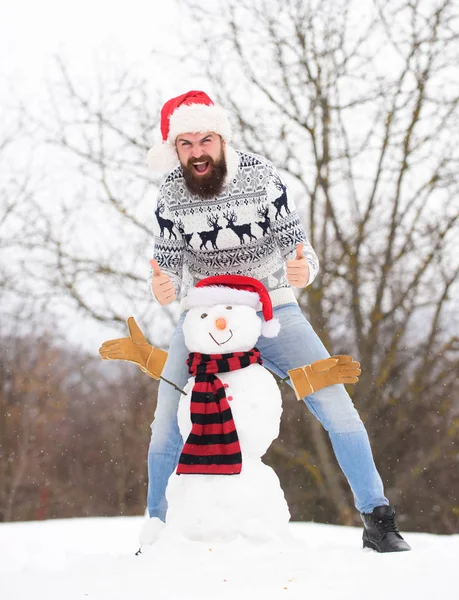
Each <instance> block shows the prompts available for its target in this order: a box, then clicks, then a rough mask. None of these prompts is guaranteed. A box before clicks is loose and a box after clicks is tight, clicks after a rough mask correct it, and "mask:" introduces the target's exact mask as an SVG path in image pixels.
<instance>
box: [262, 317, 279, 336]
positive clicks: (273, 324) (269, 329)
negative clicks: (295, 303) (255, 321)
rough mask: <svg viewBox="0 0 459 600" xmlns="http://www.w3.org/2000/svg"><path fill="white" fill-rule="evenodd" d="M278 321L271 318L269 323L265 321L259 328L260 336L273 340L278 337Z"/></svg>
mask: <svg viewBox="0 0 459 600" xmlns="http://www.w3.org/2000/svg"><path fill="white" fill-rule="evenodd" d="M280 328H281V326H280V323H279V320H278V319H276V318H275V317H273V318H272V319H270V320H269V321H265V322H264V323H263V324H262V326H261V335H263V336H264V337H267V338H273V337H276V336H277V335H279V331H280Z"/></svg>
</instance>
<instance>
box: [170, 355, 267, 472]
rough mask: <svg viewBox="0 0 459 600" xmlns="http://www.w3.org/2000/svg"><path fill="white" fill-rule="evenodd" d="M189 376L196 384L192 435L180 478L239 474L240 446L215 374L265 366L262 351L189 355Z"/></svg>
mask: <svg viewBox="0 0 459 600" xmlns="http://www.w3.org/2000/svg"><path fill="white" fill-rule="evenodd" d="M186 362H187V364H188V370H189V372H190V375H194V377H195V383H194V386H193V389H192V391H191V404H190V411H191V422H192V427H191V433H190V435H189V436H188V439H187V440H186V442H185V445H184V447H183V450H182V454H181V455H180V459H179V463H178V466H177V471H176V473H177V475H183V474H199V475H236V474H238V473H240V472H241V469H242V456H241V447H240V445H239V438H238V435H237V431H236V426H235V424H234V421H233V414H232V412H231V408H230V407H229V404H228V399H227V397H226V393H225V387H224V385H223V383H222V382H221V380H220V379H219V378H218V377H217V376H216V375H215V373H227V372H228V371H236V370H237V369H243V368H244V367H248V366H249V365H253V364H255V363H258V364H260V365H261V364H262V363H263V361H262V359H261V357H260V351H259V350H258V349H257V348H253V349H252V350H250V351H249V352H230V353H229V354H201V353H199V352H190V354H189V356H188V360H187V361H186Z"/></svg>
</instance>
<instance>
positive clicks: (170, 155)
mask: <svg viewBox="0 0 459 600" xmlns="http://www.w3.org/2000/svg"><path fill="white" fill-rule="evenodd" d="M179 163H180V161H179V157H178V154H177V151H176V150H175V146H172V145H171V144H169V142H157V143H156V144H155V145H154V146H153V148H151V149H150V150H149V151H148V154H147V164H148V166H149V167H150V169H153V171H158V172H159V173H170V171H173V170H174V169H175V167H177V166H178V165H179Z"/></svg>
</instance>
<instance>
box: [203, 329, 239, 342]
mask: <svg viewBox="0 0 459 600" xmlns="http://www.w3.org/2000/svg"><path fill="white" fill-rule="evenodd" d="M229 332H230V333H231V335H230V336H229V338H228V339H227V340H225V341H224V342H217V340H216V339H215V338H214V336H213V335H212V334H211V333H209V335H210V337H211V338H212V339H213V340H214V342H215V343H216V344H218V345H219V346H223V344H226V342H229V341H230V339H231V338H232V337H233V332H232V331H231V329H230V330H229Z"/></svg>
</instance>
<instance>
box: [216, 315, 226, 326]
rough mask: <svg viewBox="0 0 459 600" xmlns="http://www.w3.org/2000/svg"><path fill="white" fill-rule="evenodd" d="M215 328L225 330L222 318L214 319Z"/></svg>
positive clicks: (224, 321) (224, 322)
mask: <svg viewBox="0 0 459 600" xmlns="http://www.w3.org/2000/svg"><path fill="white" fill-rule="evenodd" d="M215 327H216V328H217V329H225V328H226V320H225V319H224V318H223V317H218V319H215Z"/></svg>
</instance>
